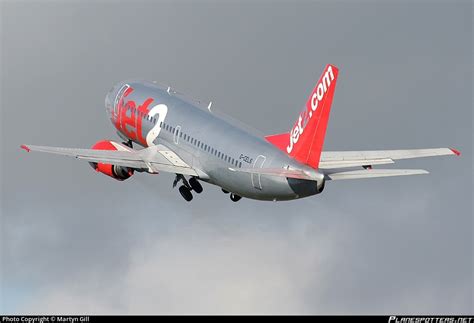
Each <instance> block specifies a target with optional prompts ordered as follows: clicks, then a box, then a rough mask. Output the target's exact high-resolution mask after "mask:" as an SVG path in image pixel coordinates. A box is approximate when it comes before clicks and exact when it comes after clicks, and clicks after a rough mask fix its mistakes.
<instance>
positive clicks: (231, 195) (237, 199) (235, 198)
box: [230, 193, 242, 202]
mask: <svg viewBox="0 0 474 323" xmlns="http://www.w3.org/2000/svg"><path fill="white" fill-rule="evenodd" d="M241 198H242V196H239V195H237V194H234V193H230V199H231V200H232V202H238V201H240V199H241Z"/></svg>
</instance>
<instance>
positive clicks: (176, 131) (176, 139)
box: [173, 126, 181, 144]
mask: <svg viewBox="0 0 474 323" xmlns="http://www.w3.org/2000/svg"><path fill="white" fill-rule="evenodd" d="M180 135H181V126H176V128H175V129H174V137H173V140H174V143H175V144H179V136H180Z"/></svg>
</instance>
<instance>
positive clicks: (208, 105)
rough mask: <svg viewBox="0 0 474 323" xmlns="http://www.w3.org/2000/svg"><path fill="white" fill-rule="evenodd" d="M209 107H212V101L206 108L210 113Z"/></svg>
mask: <svg viewBox="0 0 474 323" xmlns="http://www.w3.org/2000/svg"><path fill="white" fill-rule="evenodd" d="M211 106H212V101H210V102H209V105H208V106H207V109H208V110H209V112H212V111H211Z"/></svg>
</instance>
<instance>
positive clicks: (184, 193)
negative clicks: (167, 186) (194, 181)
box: [179, 185, 193, 202]
mask: <svg viewBox="0 0 474 323" xmlns="http://www.w3.org/2000/svg"><path fill="white" fill-rule="evenodd" d="M179 193H180V194H181V196H182V197H183V198H184V199H185V200H186V201H188V202H189V201H191V200H192V199H193V194H192V193H191V191H190V190H189V188H187V187H186V186H184V185H182V186H180V187H179Z"/></svg>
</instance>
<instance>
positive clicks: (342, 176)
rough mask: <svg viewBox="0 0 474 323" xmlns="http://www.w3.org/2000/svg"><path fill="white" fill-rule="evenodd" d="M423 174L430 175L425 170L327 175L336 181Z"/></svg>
mask: <svg viewBox="0 0 474 323" xmlns="http://www.w3.org/2000/svg"><path fill="white" fill-rule="evenodd" d="M421 174H428V171H426V170H424V169H367V170H365V169H361V170H353V171H345V172H336V173H327V174H326V179H328V180H333V181H336V180H344V179H360V178H376V177H390V176H408V175H421Z"/></svg>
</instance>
